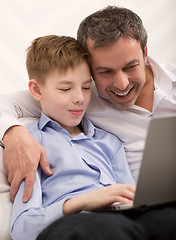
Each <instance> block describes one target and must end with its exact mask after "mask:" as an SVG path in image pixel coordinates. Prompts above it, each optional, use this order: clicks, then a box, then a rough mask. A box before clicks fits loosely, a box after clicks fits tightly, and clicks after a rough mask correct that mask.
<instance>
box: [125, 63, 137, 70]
mask: <svg viewBox="0 0 176 240" xmlns="http://www.w3.org/2000/svg"><path fill="white" fill-rule="evenodd" d="M138 65H139V64H135V65H131V66H128V67H125V68H124V71H130V70H133V69H134V68H135V67H137V66H138Z"/></svg>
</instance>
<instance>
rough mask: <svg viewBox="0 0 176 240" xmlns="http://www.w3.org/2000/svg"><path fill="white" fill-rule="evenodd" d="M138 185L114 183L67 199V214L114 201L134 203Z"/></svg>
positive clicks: (65, 211) (106, 204)
mask: <svg viewBox="0 0 176 240" xmlns="http://www.w3.org/2000/svg"><path fill="white" fill-rule="evenodd" d="M135 190H136V187H135V186H134V185H128V184H113V185H110V186H107V187H104V188H101V189H98V190H95V191H92V192H89V193H85V194H82V195H79V196H77V197H73V198H71V199H69V200H67V201H66V202H65V203H64V206H63V212H64V214H65V215H69V214H72V213H75V212H79V211H83V210H84V211H93V210H97V209H98V208H103V207H106V206H109V205H111V204H113V203H114V202H122V203H127V204H128V203H133V199H134V194H135Z"/></svg>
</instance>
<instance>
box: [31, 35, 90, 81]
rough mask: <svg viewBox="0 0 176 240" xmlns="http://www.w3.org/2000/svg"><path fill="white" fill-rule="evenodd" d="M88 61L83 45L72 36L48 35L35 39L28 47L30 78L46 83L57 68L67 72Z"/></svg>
mask: <svg viewBox="0 0 176 240" xmlns="http://www.w3.org/2000/svg"><path fill="white" fill-rule="evenodd" d="M82 62H86V63H87V64H88V55H87V53H86V52H85V50H84V49H83V47H82V45H81V44H80V43H79V42H78V41H77V40H76V39H74V38H72V37H66V36H56V35H48V36H44V37H39V38H36V39H34V40H33V42H32V43H31V45H30V46H29V47H28V49H27V56H26V68H27V72H28V76H29V79H36V80H37V81H38V82H40V83H44V82H45V79H46V76H47V75H48V74H49V73H50V72H52V71H55V70H57V71H58V72H59V73H65V72H66V71H67V70H68V69H69V68H73V67H75V66H76V65H78V64H80V63H82Z"/></svg>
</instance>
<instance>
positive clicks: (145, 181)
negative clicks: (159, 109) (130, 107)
mask: <svg viewBox="0 0 176 240" xmlns="http://www.w3.org/2000/svg"><path fill="white" fill-rule="evenodd" d="M172 202H173V203H174V202H176V116H169V117H160V118H153V119H151V121H150V123H149V128H148V133H147V138H146V143H145V147H144V152H143V157H142V162H141V167H140V172H139V176H138V180H137V185H136V193H135V197H134V201H133V204H122V203H119V202H117V203H114V204H112V205H111V206H110V207H107V209H108V210H111V211H117V210H128V209H148V208H150V207H154V206H155V207H156V206H157V205H158V206H159V205H162V204H168V203H172Z"/></svg>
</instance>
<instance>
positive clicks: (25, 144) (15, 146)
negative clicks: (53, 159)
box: [3, 126, 53, 202]
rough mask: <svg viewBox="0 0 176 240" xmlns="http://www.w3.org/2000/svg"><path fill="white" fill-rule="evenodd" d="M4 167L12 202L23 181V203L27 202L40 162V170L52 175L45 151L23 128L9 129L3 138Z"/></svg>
mask: <svg viewBox="0 0 176 240" xmlns="http://www.w3.org/2000/svg"><path fill="white" fill-rule="evenodd" d="M3 142H4V146H5V149H4V165H5V168H6V170H7V174H8V181H9V183H10V184H11V189H10V198H11V200H12V201H14V198H15V196H16V193H17V191H18V189H19V186H20V184H21V182H22V180H25V192H24V195H23V201H24V202H27V201H28V200H29V199H30V197H31V194H32V190H33V185H34V180H35V173H36V170H37V167H38V164H39V162H40V165H41V168H42V170H43V171H44V172H45V173H46V174H47V175H52V174H53V172H52V171H51V169H50V166H49V164H48V161H47V158H46V152H45V149H44V148H43V147H42V146H41V145H40V144H39V143H38V142H37V141H36V140H35V139H34V138H33V137H32V136H31V135H30V133H29V132H28V130H27V129H26V128H25V127H23V126H13V127H11V128H9V129H8V130H7V131H6V133H5V135H4V138H3Z"/></svg>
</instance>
